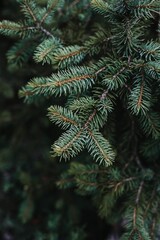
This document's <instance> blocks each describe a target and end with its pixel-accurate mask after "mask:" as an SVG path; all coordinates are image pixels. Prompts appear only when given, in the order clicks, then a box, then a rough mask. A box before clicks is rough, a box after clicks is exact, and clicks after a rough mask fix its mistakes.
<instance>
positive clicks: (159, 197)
mask: <svg viewBox="0 0 160 240" xmlns="http://www.w3.org/2000/svg"><path fill="white" fill-rule="evenodd" d="M17 2H18V3H19V5H20V8H21V13H19V19H20V20H17V21H12V20H3V21H1V22H0V32H1V33H2V34H3V35H5V36H9V37H13V38H14V39H15V38H19V39H18V40H17V41H16V43H15V44H13V46H12V47H11V48H10V50H9V51H8V53H7V58H8V63H9V67H10V69H11V71H15V69H17V70H16V71H19V68H20V66H24V65H25V66H26V69H27V71H28V72H29V74H30V75H31V76H28V77H30V78H31V80H30V81H28V83H27V84H26V85H25V86H24V87H23V88H22V89H21V91H20V92H19V96H20V97H23V98H24V99H25V101H26V102H27V103H29V104H31V106H36V108H38V106H44V107H45V106H48V107H49V108H48V117H49V119H50V120H51V121H52V122H53V123H54V124H55V125H58V126H59V127H61V128H62V130H63V132H62V134H61V135H60V131H59V134H56V136H57V135H59V136H57V138H58V137H59V138H58V139H57V140H55V142H54V143H53V145H52V151H51V152H52V156H53V158H54V159H57V157H58V158H60V159H61V160H62V161H63V159H64V160H71V163H70V164H69V163H68V165H69V168H68V169H64V170H63V173H62V175H61V177H60V180H59V181H57V185H58V187H59V188H63V189H66V188H71V189H74V190H75V191H76V192H77V193H78V194H80V195H82V196H87V197H89V198H88V199H90V200H92V201H93V204H94V205H95V206H96V207H97V209H98V213H99V215H100V216H101V217H102V218H104V219H105V220H106V222H107V223H108V224H110V225H112V226H116V228H120V232H119V234H120V235H121V239H122V240H126V239H127V240H129V239H130V240H132V239H134V240H135V239H143V240H149V239H158V226H159V220H160V214H159V212H158V209H159V203H160V185H159V182H160V175H159V162H158V161H159V157H160V142H159V139H160V110H159V106H158V102H159V100H160V94H159V88H160V86H159V84H160V83H159V78H160V65H159V63H160V43H159V40H160V39H159V34H160V22H159V14H160V11H159V10H160V9H159V8H160V6H159V1H158V0H136V1H132V0H127V1H126V0H120V1H117V0H110V1H109V0H108V1H105V0H91V1H89V0H82V1H73V0H72V1H71V0H66V1H63V0H43V1H42V0H37V1H32V0H19V1H17ZM21 14H22V15H21ZM50 105H51V106H50ZM23 108H24V109H26V108H28V105H25V106H24V107H23ZM32 114H33V115H32ZM34 114H35V113H34V109H33V113H32V112H30V113H29V115H30V117H32V116H34ZM43 116H44V115H43V114H42V113H41V114H40V113H39V115H38V117H37V121H35V122H34V123H33V128H36V127H37V124H38V125H39V121H40V120H39V118H41V117H43ZM23 117H24V119H25V118H26V117H28V114H27V112H26V110H25V112H24V116H23ZM21 119H22V118H21ZM46 121H47V120H46ZM30 124H32V123H31V121H30ZM30 124H29V123H28V127H29V128H30ZM47 124H48V123H47ZM45 131H46V135H45V133H44V132H43V135H44V136H48V135H47V131H48V130H45ZM56 132H57V131H56ZM28 134H29V133H28V132H26V135H25V136H28ZM35 134H36V133H35ZM38 134H39V133H38ZM23 136H24V135H23ZM37 137H38V136H37ZM41 141H42V143H41ZM41 144H42V145H43V144H45V145H46V144H47V141H45V138H43V137H42V138H40V140H39V137H38V139H37V141H36V142H35V143H34V145H33V144H32V143H31V145H32V147H33V146H34V148H36V149H37V151H38V153H41V151H42V152H43V148H42V147H41ZM46 149H47V147H46V148H45V151H46ZM28 150H30V148H29V145H27V147H26V151H28ZM43 154H44V152H43V153H42V155H43ZM25 156H26V155H25ZM36 156H37V155H36ZM12 157H13V156H12ZM28 157H29V158H30V159H33V161H34V162H35V163H34V164H35V165H36V166H37V165H38V166H39V168H38V167H37V168H36V170H35V180H33V179H32V181H31V180H30V177H29V174H28V165H27V169H26V171H25V173H24V175H23V174H22V171H20V173H21V174H22V176H21V179H22V183H24V182H25V184H24V187H25V188H26V186H27V195H26V196H27V197H26V196H25V193H24V198H25V199H24V202H22V204H21V207H20V216H21V219H22V220H23V221H24V222H25V221H27V220H28V219H29V218H31V217H32V204H33V201H31V199H32V198H33V192H34V191H35V188H34V184H35V185H36V186H37V183H36V179H37V176H38V175H39V174H42V172H43V171H44V169H45V168H44V166H45V167H46V171H47V174H48V171H49V172H50V171H52V174H53V175H54V171H55V175H57V171H58V170H57V171H56V170H53V168H51V167H50V164H51V165H52V164H53V165H54V166H57V164H56V163H55V162H53V163H49V162H48V160H47V157H45V158H43V160H40V159H36V160H35V159H34V154H33V152H31V153H30V155H29V156H28ZM48 158H49V157H48ZM46 163H47V164H46ZM39 164H40V165H39ZM57 169H58V168H57ZM17 171H18V170H17ZM32 174H33V173H32ZM32 176H33V175H32ZM38 180H39V178H38ZM26 181H27V183H26ZM31 182H32V184H31V185H32V187H31V189H32V190H31V191H30V190H28V189H30V186H29V185H30V183H31ZM47 184H48V183H47ZM47 187H49V185H47ZM40 188H43V186H42V185H41V187H40ZM44 188H45V186H44ZM28 192H29V194H28ZM43 196H44V195H43ZM34 198H35V197H34ZM39 198H41V202H42V203H43V197H41V194H40V192H39V191H37V199H39ZM49 199H50V201H53V199H52V198H49ZM80 199H81V198H80ZM82 199H83V200H82V201H84V199H85V197H83V198H82ZM90 200H89V201H90ZM46 204H47V203H46V202H45V206H46ZM82 205H83V204H82V203H81V204H78V209H79V210H80V209H81V207H82ZM24 206H25V207H24ZM26 206H27V208H26ZM28 206H29V207H28ZM56 206H59V204H58V205H56ZM37 209H38V208H37ZM47 211H48V210H47ZM28 212H30V213H29V217H28V216H27V220H26V216H25V214H27V215H28ZM37 214H38V213H37ZM62 214H63V213H62V211H61V216H60V218H61V217H62ZM58 216H59V215H58ZM49 217H50V216H49ZM51 217H52V218H54V217H55V216H54V215H53V216H52V214H51ZM68 217H69V216H68ZM48 221H49V220H48ZM57 221H58V220H57ZM60 221H62V220H60ZM53 223H54V224H53V225H52V226H51V228H52V229H53V228H54V227H55V225H56V220H54V221H53ZM48 224H49V223H48ZM71 228H72V224H71V225H70V227H69V228H68V229H69V231H70V234H72V231H71ZM45 231H46V230H45ZM58 231H59V230H58V228H56V231H55V235H54V234H53V233H52V234H51V235H50V237H49V235H47V237H46V236H43V234H41V232H38V233H37V234H41V235H38V237H37V236H36V237H37V238H35V239H61V236H59V235H56V234H58ZM117 231H118V230H115V232H117ZM97 232H98V229H97ZM76 234H77V235H76ZM83 234H84V237H83ZM71 236H72V237H71ZM71 236H67V237H68V239H85V233H84V230H83V228H81V229H79V230H77V232H76V233H75V235H74V233H73V234H72V235H71ZM76 237H77V238H76ZM32 238H33V237H32ZM88 238H89V237H87V238H86V239H88ZM26 239H27V238H26ZM28 239H31V238H30V237H29V238H28ZM65 239H66V237H65ZM92 239H93V238H92ZM96 239H97V238H96ZM98 239H102V237H101V236H100V235H99V237H98Z"/></svg>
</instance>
